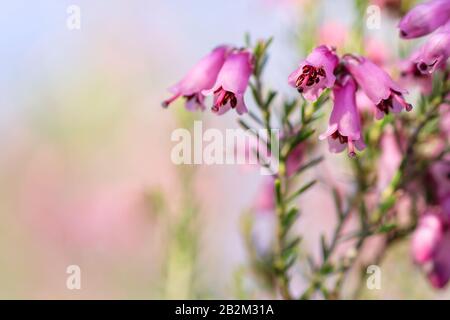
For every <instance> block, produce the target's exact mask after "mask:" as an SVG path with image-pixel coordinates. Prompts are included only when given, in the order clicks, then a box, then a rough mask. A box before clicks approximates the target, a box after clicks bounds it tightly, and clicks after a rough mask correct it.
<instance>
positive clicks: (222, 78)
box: [203, 50, 253, 115]
mask: <svg viewBox="0 0 450 320" xmlns="http://www.w3.org/2000/svg"><path fill="white" fill-rule="evenodd" d="M252 60H253V56H252V54H251V53H250V52H249V51H245V50H243V51H238V52H233V53H231V54H230V55H229V56H228V57H227V59H226V61H225V63H224V64H223V67H222V69H220V72H219V74H218V76H217V80H216V82H215V84H214V86H213V87H212V88H211V89H209V90H204V91H203V93H204V94H205V95H214V104H213V107H212V111H214V112H217V114H219V115H221V114H224V113H225V112H227V111H228V110H230V109H236V111H237V113H238V114H243V113H246V112H247V107H246V106H245V103H244V93H245V91H246V90H247V86H248V81H249V79H250V76H251V74H252V69H253V66H252V64H253V62H252Z"/></svg>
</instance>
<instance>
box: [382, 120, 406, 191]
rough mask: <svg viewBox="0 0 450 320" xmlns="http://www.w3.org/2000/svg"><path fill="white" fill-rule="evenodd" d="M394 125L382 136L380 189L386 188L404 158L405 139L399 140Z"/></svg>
mask: <svg viewBox="0 0 450 320" xmlns="http://www.w3.org/2000/svg"><path fill="white" fill-rule="evenodd" d="M398 138H400V139H401V137H397V136H396V135H395V133H394V130H393V128H392V127H387V128H386V130H384V133H383V136H382V137H381V142H380V147H381V156H380V160H379V164H378V174H377V176H378V180H377V186H378V189H379V190H380V191H382V190H384V189H385V188H386V187H387V186H388V185H389V183H390V182H391V180H392V178H393V177H394V175H395V173H396V172H397V170H398V168H399V166H400V163H401V161H402V158H403V154H402V150H401V145H399V144H402V142H403V141H398Z"/></svg>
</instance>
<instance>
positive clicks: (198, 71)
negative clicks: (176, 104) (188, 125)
mask: <svg viewBox="0 0 450 320" xmlns="http://www.w3.org/2000/svg"><path fill="white" fill-rule="evenodd" d="M229 50H230V49H229V47H227V46H221V47H218V48H216V49H214V50H213V51H212V52H210V53H209V54H208V55H207V56H205V57H203V58H202V59H201V60H200V61H199V62H198V63H197V64H196V65H195V66H194V67H193V68H192V69H191V70H190V71H189V72H188V73H187V75H186V76H185V77H184V78H183V79H182V80H181V81H180V82H178V83H177V84H176V85H174V86H172V87H171V88H170V89H169V90H170V91H171V92H172V93H173V95H172V97H170V98H169V99H167V100H165V101H163V103H162V105H163V107H167V106H169V105H170V104H171V103H172V102H173V101H175V100H176V99H177V98H178V97H180V96H182V97H184V98H185V99H186V108H187V109H188V110H190V111H194V110H196V109H201V110H204V108H205V106H204V103H203V102H204V99H205V97H204V95H203V93H202V90H205V89H210V88H211V87H212V86H213V85H214V82H215V81H216V79H217V75H218V74H219V71H220V69H221V68H222V66H223V64H224V62H225V58H226V56H227V54H228V52H229Z"/></svg>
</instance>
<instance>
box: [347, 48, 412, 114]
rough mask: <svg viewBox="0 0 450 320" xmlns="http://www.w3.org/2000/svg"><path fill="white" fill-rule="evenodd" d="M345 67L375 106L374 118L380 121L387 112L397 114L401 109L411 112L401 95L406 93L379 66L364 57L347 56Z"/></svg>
mask: <svg viewBox="0 0 450 320" xmlns="http://www.w3.org/2000/svg"><path fill="white" fill-rule="evenodd" d="M344 61H345V65H346V67H347V69H348V70H349V71H350V73H351V75H352V76H353V77H354V78H355V80H356V81H357V82H358V84H359V86H360V87H361V88H362V89H363V90H364V92H365V93H366V95H367V97H369V99H370V100H372V102H373V103H374V104H375V106H376V109H375V117H376V119H381V118H383V116H384V115H385V114H389V112H391V111H392V112H394V113H398V112H400V111H401V110H403V109H406V111H410V110H412V106H411V105H410V104H409V103H407V102H406V101H405V99H404V98H403V94H404V93H406V92H407V91H406V90H404V89H403V88H402V87H400V86H399V85H398V84H397V83H396V82H394V80H392V78H391V77H390V76H389V75H388V74H387V73H386V72H385V71H384V70H383V69H381V68H380V67H379V66H377V65H376V64H375V63H373V62H372V61H370V60H368V59H366V58H364V57H355V56H350V55H347V56H346V57H345V58H344Z"/></svg>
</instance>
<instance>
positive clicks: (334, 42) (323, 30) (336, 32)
mask: <svg viewBox="0 0 450 320" xmlns="http://www.w3.org/2000/svg"><path fill="white" fill-rule="evenodd" d="M347 38H348V29H347V27H346V26H345V25H344V24H342V23H340V22H338V21H327V22H325V23H324V24H323V25H321V26H320V29H319V41H318V42H319V43H323V44H325V45H327V46H332V47H342V46H343V45H344V44H345V42H346V40H347Z"/></svg>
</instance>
